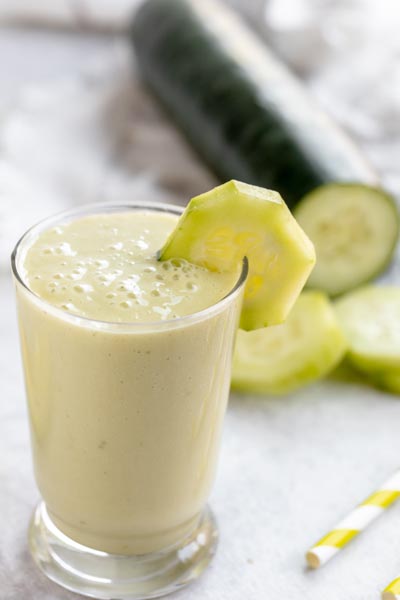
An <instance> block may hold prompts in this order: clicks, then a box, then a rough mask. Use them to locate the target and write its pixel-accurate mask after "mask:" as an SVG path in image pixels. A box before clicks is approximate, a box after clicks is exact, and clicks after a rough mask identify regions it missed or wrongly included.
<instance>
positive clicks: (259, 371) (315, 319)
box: [232, 291, 347, 394]
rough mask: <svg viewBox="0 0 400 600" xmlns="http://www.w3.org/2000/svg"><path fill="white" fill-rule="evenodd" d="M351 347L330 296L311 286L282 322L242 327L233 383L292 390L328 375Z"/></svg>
mask: <svg viewBox="0 0 400 600" xmlns="http://www.w3.org/2000/svg"><path fill="white" fill-rule="evenodd" d="M346 349H347V345H346V341H345V338H344V336H343V333H342V331H341V329H340V327H339V325H338V323H337V320H336V316H335V313H334V310H333V307H332V305H331V303H330V302H329V300H328V298H327V297H326V296H325V294H323V293H321V292H316V291H306V292H303V293H302V294H301V295H300V297H299V299H298V300H297V302H296V304H295V306H294V308H293V309H292V311H291V313H290V315H289V317H288V318H287V320H286V322H285V323H283V324H282V325H277V326H275V327H268V328H265V329H258V330H257V331H249V332H246V331H242V330H239V332H238V336H237V340H236V347H235V352H234V359H233V372H232V387H233V388H234V389H237V390H240V391H244V392H255V393H266V394H284V393H288V392H291V391H294V390H296V389H298V388H300V387H302V386H305V385H307V384H310V383H312V382H313V381H315V380H317V379H319V378H321V377H324V376H325V375H327V374H328V373H329V372H330V371H331V370H332V369H334V368H335V367H336V366H337V365H338V364H339V362H340V361H341V359H342V358H343V356H344V354H345V352H346Z"/></svg>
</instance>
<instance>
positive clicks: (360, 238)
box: [294, 184, 399, 296]
mask: <svg viewBox="0 0 400 600" xmlns="http://www.w3.org/2000/svg"><path fill="white" fill-rule="evenodd" d="M294 216H295V217H296V219H297V221H298V222H299V224H300V225H301V227H302V228H303V229H304V231H305V232H306V233H307V235H308V236H309V237H310V239H311V240H312V241H313V243H314V245H315V250H316V253H317V264H316V266H315V269H314V270H313V272H312V274H311V276H310V278H309V280H308V285H309V286H310V287H313V288H317V289H320V290H323V291H325V292H327V293H328V294H329V295H330V296H337V295H339V294H342V293H343V292H345V291H348V290H351V289H353V288H355V287H358V286H360V285H362V284H365V283H366V282H368V281H370V280H371V279H372V278H374V277H376V276H377V275H379V274H380V273H381V272H382V271H383V270H384V269H385V268H386V266H387V264H388V263H389V261H390V259H391V257H392V255H393V251H394V248H395V246H396V242H397V239H398V235H399V214H398V209H397V207H396V204H395V201H394V199H393V198H392V197H391V196H390V195H389V194H387V193H386V192H384V191H383V190H381V189H377V188H374V187H370V186H365V185H359V184H329V185H325V186H322V187H319V188H317V189H316V190H314V191H313V192H311V193H310V194H308V195H307V196H306V197H305V198H303V200H302V202H300V204H298V205H297V207H296V208H295V210H294Z"/></svg>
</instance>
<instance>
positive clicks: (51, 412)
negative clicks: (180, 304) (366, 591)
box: [12, 203, 247, 600]
mask: <svg viewBox="0 0 400 600" xmlns="http://www.w3.org/2000/svg"><path fill="white" fill-rule="evenodd" d="M137 210H147V211H148V210H151V211H163V212H168V213H173V214H177V215H179V214H180V213H181V211H182V209H181V208H179V207H177V206H173V205H164V204H151V203H135V204H130V205H124V206H116V205H110V204H106V205H99V204H98V205H95V206H91V207H85V208H83V209H80V210H75V211H70V212H68V213H64V214H62V215H60V216H56V217H53V218H50V219H47V220H46V221H43V222H42V223H40V224H38V225H36V226H34V227H33V228H32V229H30V230H29V231H28V232H27V233H26V234H25V235H24V236H23V237H22V239H21V240H20V241H19V242H18V244H17V246H16V248H15V250H14V252H13V255H12V268H13V273H14V278H15V284H16V296H17V306H18V318H19V328H20V338H21V349H22V357H23V365H24V373H25V383H26V393H27V400H28V408H29V418H30V429H31V443H32V452H33V462H34V469H35V476H36V481H37V485H38V487H39V490H40V493H41V496H42V498H43V500H42V501H41V502H40V504H39V505H38V507H37V508H36V510H35V512H34V514H33V517H32V521H31V525H30V532H29V543H30V549H31V553H32V555H33V558H34V560H35V561H36V563H37V564H38V566H39V567H40V568H41V569H42V571H44V573H45V574H46V575H47V576H48V577H49V578H50V579H52V580H53V581H56V582H57V583H59V584H60V585H62V586H64V587H66V588H68V589H70V590H73V591H76V592H79V593H81V594H85V595H88V596H93V597H96V598H104V599H121V600H122V599H128V598H129V599H138V598H154V597H157V596H161V595H163V594H166V593H168V592H171V591H174V590H177V589H179V588H180V587H182V586H184V585H186V584H187V583H189V582H190V581H192V580H193V579H195V578H197V577H198V576H199V575H200V573H201V572H202V571H203V570H204V568H205V567H206V566H207V564H208V563H209V561H210V559H211V557H212V555H213V553H214V551H215V547H216V542H217V529H216V525H215V521H214V518H213V516H212V513H211V511H210V509H209V508H208V507H207V505H206V502H207V498H208V496H209V493H210V489H211V485H212V482H213V479H214V473H215V468H216V462H217V456H218V451H219V444H220V437H221V429H222V422H223V417H224V413H225V409H226V404H227V399H228V394H229V384H230V370H231V357H232V351H233V344H234V338H235V332H236V329H237V325H238V318H239V313H240V308H241V303H242V296H243V287H244V282H245V279H246V274H247V263H246V261H245V262H244V264H243V269H242V272H241V274H240V277H239V279H238V281H237V283H236V285H235V286H234V288H233V289H232V290H231V291H230V292H229V294H227V296H226V297H225V298H223V299H222V300H220V301H219V302H217V303H216V304H215V305H213V306H211V307H209V308H207V309H205V310H202V311H200V312H197V313H194V314H191V315H188V316H185V317H180V318H175V319H171V320H168V321H158V322H128V323H112V322H103V321H97V320H94V319H88V318H83V317H79V316H77V315H74V314H72V313H68V312H65V311H63V310H62V309H59V308H57V307H55V306H52V305H51V304H49V303H48V302H46V301H44V300H42V299H41V298H39V297H38V296H37V295H35V293H33V292H32V290H30V289H29V286H28V285H27V283H26V277H25V274H24V268H23V261H24V255H25V253H26V251H27V249H28V248H29V246H30V245H31V244H32V242H33V241H34V240H35V239H36V237H37V235H38V234H40V232H41V231H43V230H45V229H47V228H50V227H56V226H57V225H59V224H62V223H65V222H67V221H71V220H74V219H76V218H79V217H83V216H85V215H88V214H96V213H102V214H104V213H106V212H109V211H114V212H127V211H137Z"/></svg>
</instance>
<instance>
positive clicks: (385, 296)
mask: <svg viewBox="0 0 400 600" xmlns="http://www.w3.org/2000/svg"><path fill="white" fill-rule="evenodd" d="M335 309H336V314H337V316H338V319H339V323H340V325H341V326H342V328H343V331H344V333H345V335H346V337H347V339H348V342H349V354H348V358H349V361H350V362H351V363H352V364H353V365H354V366H355V367H356V368H357V369H359V370H360V371H363V372H364V373H366V374H369V375H373V376H374V375H378V376H380V374H381V373H382V372H387V371H389V372H391V371H393V372H394V373H400V288H398V287H373V286H368V287H365V288H362V289H360V290H357V291H355V292H352V293H351V294H348V295H346V296H344V297H343V298H341V299H340V300H338V301H337V302H336V304H335Z"/></svg>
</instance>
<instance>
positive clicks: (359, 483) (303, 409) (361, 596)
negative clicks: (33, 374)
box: [0, 0, 400, 600]
mask: <svg viewBox="0 0 400 600" xmlns="http://www.w3.org/2000/svg"><path fill="white" fill-rule="evenodd" d="M232 1H233V2H234V3H236V4H237V5H241V7H242V8H244V9H245V10H246V12H247V13H248V15H249V17H250V18H251V17H253V19H254V15H256V16H257V17H258V18H257V19H254V20H258V24H259V26H260V29H262V30H263V31H264V32H267V33H268V35H269V36H270V39H271V41H272V42H273V43H274V45H275V46H276V47H277V48H278V50H279V51H280V52H281V53H282V54H284V55H285V56H286V58H287V59H288V60H289V61H291V62H292V64H293V65H294V66H295V67H296V68H297V70H298V71H299V72H302V73H303V74H305V75H306V76H307V78H308V80H309V82H310V85H311V86H312V89H313V92H314V93H316V94H318V96H319V97H320V98H321V99H322V100H323V102H324V103H325V104H326V105H327V106H328V107H329V109H330V110H331V112H333V113H335V114H337V116H338V117H339V118H340V119H341V120H342V121H343V122H344V123H345V125H346V126H347V127H348V129H350V130H351V131H352V132H353V133H354V134H355V135H356V136H357V137H358V139H359V140H361V141H362V143H363V144H364V146H365V148H366V149H367V151H368V152H369V153H370V155H371V156H372V159H373V160H374V162H375V163H376V164H377V165H378V166H379V167H380V168H381V170H382V173H383V174H384V177H385V181H386V182H387V183H388V184H389V186H390V187H391V189H393V190H395V191H396V190H397V191H400V185H399V182H400V179H399V169H398V160H399V159H398V157H399V144H400V142H399V123H400V108H399V107H400V102H398V76H399V74H398V73H399V72H398V70H396V69H395V68H394V62H393V60H394V57H395V56H398V54H397V53H398V52H399V36H398V35H396V36H393V35H392V34H391V33H390V32H391V31H392V29H395V28H396V27H397V31H398V30H399V29H400V27H398V14H399V13H398V12H394V6H393V3H391V2H390V3H389V0H387V2H388V4H387V5H386V4H385V6H387V7H389V6H390V7H391V8H392V9H393V11H392V12H391V13H389V14H390V17H391V18H390V19H389V17H388V16H387V14H386V13H387V12H388V11H389V9H387V10H386V9H385V8H384V7H383V6H382V4H381V3H375V5H376V6H378V5H379V7H380V8H381V13H379V15H377V13H376V12H374V13H373V15H374V16H371V14H372V13H369V14H370V18H369V19H368V18H367V13H365V14H364V12H363V6H364V8H365V7H367V5H368V7H369V10H370V11H371V10H375V9H371V2H369V0H365V2H364V4H362V2H361V0H352V1H350V0H346V1H344V0H341V1H340V2H336V0H335V2H330V1H328V0H319V1H317V0H314V1H312V0H309V1H307V0H302V1H300V0H292V3H291V5H290V6H291V7H292V8H293V7H295V8H296V10H294V9H293V10H288V6H289V4H288V0H285V1H283V0H274V1H273V0H271V2H270V3H269V5H268V6H269V8H268V11H267V19H268V21H267V24H264V21H263V20H262V19H261V18H260V17H261V16H262V12H263V5H264V3H263V2H262V1H259V0H254V1H253V2H250V1H249V2H246V3H243V2H241V1H240V0H232ZM71 5H73V6H74V7H75V9H76V8H77V7H79V6H81V5H80V2H79V1H77V2H71ZM244 5H246V6H244ZM26 6H28V7H29V11H30V12H26V10H25V8H26ZM69 6H70V5H69ZM90 6H91V7H92V10H93V14H92V18H91V20H90V23H89V20H88V19H87V18H86V21H85V24H86V25H88V26H87V28H86V33H79V34H77V33H74V32H70V33H67V32H58V33H55V32H54V31H51V30H50V29H47V30H39V29H38V30H30V29H24V30H19V29H13V30H11V29H9V30H6V29H5V30H3V31H1V34H0V383H1V395H0V534H1V535H0V598H1V600H25V599H27V598H29V599H30V600H73V599H74V598H76V596H75V595H74V594H70V593H68V592H66V591H64V590H61V589H60V588H58V587H57V586H55V585H53V584H51V583H50V582H48V581H47V580H46V579H45V578H44V577H43V576H42V575H41V574H40V573H39V572H38V571H37V570H36V568H35V567H34V566H33V564H32V562H31V559H30V557H29V554H28V551H27V544H26V529H27V523H28V519H29V515H30V513H31V510H32V508H33V506H34V504H35V502H36V500H37V498H38V494H37V491H36V488H35V484H34V479H33V474H32V468H31V460H30V452H29V443H28V431H27V422H26V410H25V401H24V391H23V383H22V373H21V366H20V357H19V349H18V340H17V330H16V322H15V314H14V305H13V296H12V286H11V282H10V278H9V272H8V253H9V251H10V250H11V247H12V245H13V243H14V242H15V241H16V238H17V237H18V236H19V235H20V234H21V233H22V232H23V230H24V229H25V228H26V227H27V226H28V225H30V224H32V222H34V221H36V220H37V219H38V218H41V217H43V216H45V215H47V214H49V213H51V212H55V211H56V210H59V209H63V208H67V207H69V206H73V205H76V204H80V203H83V202H92V201H96V200H104V199H106V198H111V199H115V198H120V199H121V200H123V199H125V198H131V197H135V198H137V197H148V198H151V199H157V198H158V199H160V198H168V199H170V200H171V199H175V200H177V201H180V202H184V201H185V200H186V199H187V198H188V197H189V196H190V195H191V194H193V193H196V192H198V191H200V190H204V189H206V188H207V187H210V186H211V185H213V183H214V178H213V177H212V176H211V175H210V174H209V172H208V171H207V170H206V169H205V168H204V167H203V166H202V165H200V164H198V163H197V162H196V160H195V157H194V154H193V153H192V152H191V151H190V150H189V148H188V147H187V145H186V144H185V143H184V142H183V141H182V139H181V137H180V135H179V133H177V132H176V131H175V129H174V127H173V126H171V125H170V124H169V123H168V122H167V121H166V119H165V118H164V116H162V114H161V113H160V111H159V110H158V108H157V107H156V106H155V104H154V102H153V101H152V100H151V99H149V98H148V97H147V95H146V94H145V92H144V91H143V89H142V87H141V86H140V84H139V83H138V82H137V80H136V79H135V77H134V76H133V75H132V72H133V66H132V65H131V64H129V51H128V49H127V46H126V44H125V42H124V40H123V39H119V38H115V39H114V38H113V37H111V36H109V37H107V36H101V35H97V34H94V33H90V29H91V28H93V27H94V28H96V29H104V28H113V29H115V30H117V29H119V28H120V27H121V24H122V26H123V23H124V18H125V17H124V16H123V15H125V14H127V13H126V10H127V4H126V3H125V2H124V1H123V0H118V2H117V1H115V2H114V1H113V2H104V1H103V2H100V0H99V1H98V2H97V1H96V2H95V1H94V0H92V1H91V2H90ZM98 7H100V10H99V13H97V12H96V11H97V9H98ZM285 7H286V8H285ZM103 8H105V9H106V10H110V11H112V15H111V17H110V18H108V17H107V19H106V21H107V23H106V24H105V21H104V16H103V17H101V18H100V17H99V16H96V15H98V14H100V12H101V10H103ZM114 9H115V12H114ZM129 10H130V8H129ZM48 11H49V12H48ZM285 11H286V12H285ZM365 11H367V9H366V8H365ZM33 13H35V14H36V17H35V18H34V14H33ZM383 13H385V15H384V16H382V14H383ZM68 14H70V13H68V12H67V3H66V2H65V3H62V2H60V0H47V2H45V0H41V1H40V2H29V3H27V2H24V1H23V0H3V1H2V2H1V3H0V17H1V16H3V18H5V17H7V19H8V20H9V21H10V20H11V19H12V20H13V21H14V22H17V21H18V19H20V18H21V17H23V19H24V20H25V21H30V22H31V21H33V20H36V22H37V23H38V22H40V21H42V19H43V18H44V17H45V20H46V22H47V23H48V24H49V23H55V24H58V25H63V26H65V25H66V26H68V27H71V28H72V27H75V26H76V23H77V21H76V20H74V19H72V18H69V17H68V18H66V15H68ZM322 14H324V15H325V21H324V22H323V21H322V18H321V15H322ZM57 15H58V16H57ZM360 15H362V18H361V16H360ZM378 17H379V18H378ZM379 19H380V20H379ZM396 19H397V21H396ZM389 21H391V22H390V23H389ZM101 23H102V24H101ZM396 23H397V25H396ZM81 25H82V22H81V23H80V26H81ZM352 32H353V33H354V36H355V38H354V36H353V37H352ZM372 32H374V33H372ZM342 34H343V36H344V38H345V41H346V40H347V41H346V44H347V45H346V44H345V45H344V46H343V47H344V48H345V51H346V55H345V56H341V55H340V52H339V50H338V39H339V41H340V35H342ZM352 40H353V41H354V40H355V41H354V43H352ZM368 40H373V43H371V46H370V47H369V46H368ZM386 42H387V43H386ZM396 44H397V46H396ZM296 48H297V53H296V51H295V49H296ZM363 52H364V54H365V56H366V57H367V59H368V61H369V62H368V64H366V63H365V62H363V60H362V53H363ZM397 60H398V59H397ZM368 65H369V66H368ZM396 86H397V87H396ZM397 269H398V267H397V268H396V266H394V267H393V268H392V269H391V271H390V273H389V274H388V276H387V277H388V278H389V279H390V280H391V281H399V279H398V275H397V273H396V270H397ZM399 424H400V402H399V400H398V399H397V398H394V397H392V396H390V395H386V394H383V393H379V392H377V391H376V390H373V389H371V388H368V387H366V386H363V384H362V382H357V381H354V382H353V383H351V384H344V383H342V382H341V381H340V380H336V381H331V382H330V383H328V382H324V383H321V384H318V385H316V386H313V387H312V388H310V389H308V390H304V391H302V392H300V393H298V394H296V395H293V396H290V397H287V398H254V397H239V396H233V397H232V399H231V402H230V407H229V411H228V415H227V420H226V427H225V435H224V441H223V450H222V456H221V463H220V469H219V477H218V481H217V484H216V486H215V490H214V493H213V498H212V504H213V507H214V509H215V511H216V513H217V516H218V520H219V524H220V528H221V543H220V548H219V551H218V554H217V556H216V559H215V561H214V563H213V565H212V566H211V568H210V569H209V571H208V572H207V574H205V575H204V577H203V578H202V579H201V580H200V581H199V582H197V583H196V584H194V585H193V586H192V587H191V588H189V589H188V590H185V591H183V592H181V593H180V594H176V595H175V596H172V598H174V599H175V598H176V600H178V599H179V600H261V599H265V598H268V599H271V600H275V599H276V598H285V600H298V598H302V600H348V599H351V600H374V599H376V598H379V592H380V590H381V589H383V588H384V587H385V585H387V583H388V582H389V581H391V580H392V579H393V578H394V577H396V576H397V575H398V574H399V573H400V504H396V505H395V506H393V507H391V508H390V509H388V510H387V511H385V514H384V515H383V516H382V518H380V519H379V520H377V522H376V523H374V524H373V525H372V526H371V527H370V528H369V529H368V531H366V532H365V533H364V534H363V535H362V536H360V537H359V538H358V539H356V540H355V541H354V542H353V543H352V544H350V545H349V546H348V547H347V548H345V549H344V550H343V551H342V552H340V553H339V555H338V556H337V557H335V558H334V559H333V560H332V561H331V562H330V564H329V565H327V566H326V567H325V568H324V569H322V570H321V571H318V572H310V571H308V570H306V568H305V561H304V552H305V551H306V550H307V549H308V548H309V547H310V545H311V544H312V543H314V542H315V541H316V540H317V539H319V538H320V537H321V536H322V535H323V534H324V533H325V532H326V531H327V530H328V529H329V527H330V526H331V525H332V523H335V522H337V520H338V518H340V517H341V516H343V515H344V514H346V513H347V512H348V511H349V510H351V508H352V507H354V506H355V505H356V504H357V503H358V502H359V501H361V500H362V499H363V498H365V497H366V496H367V495H368V494H369V493H370V492H371V491H373V490H374V489H376V487H377V486H378V485H379V484H380V483H381V481H382V480H384V479H385V478H386V477H389V476H390V474H391V473H392V472H393V471H394V470H395V469H396V468H398V466H399V456H400V436H399V433H398V432H399Z"/></svg>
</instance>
